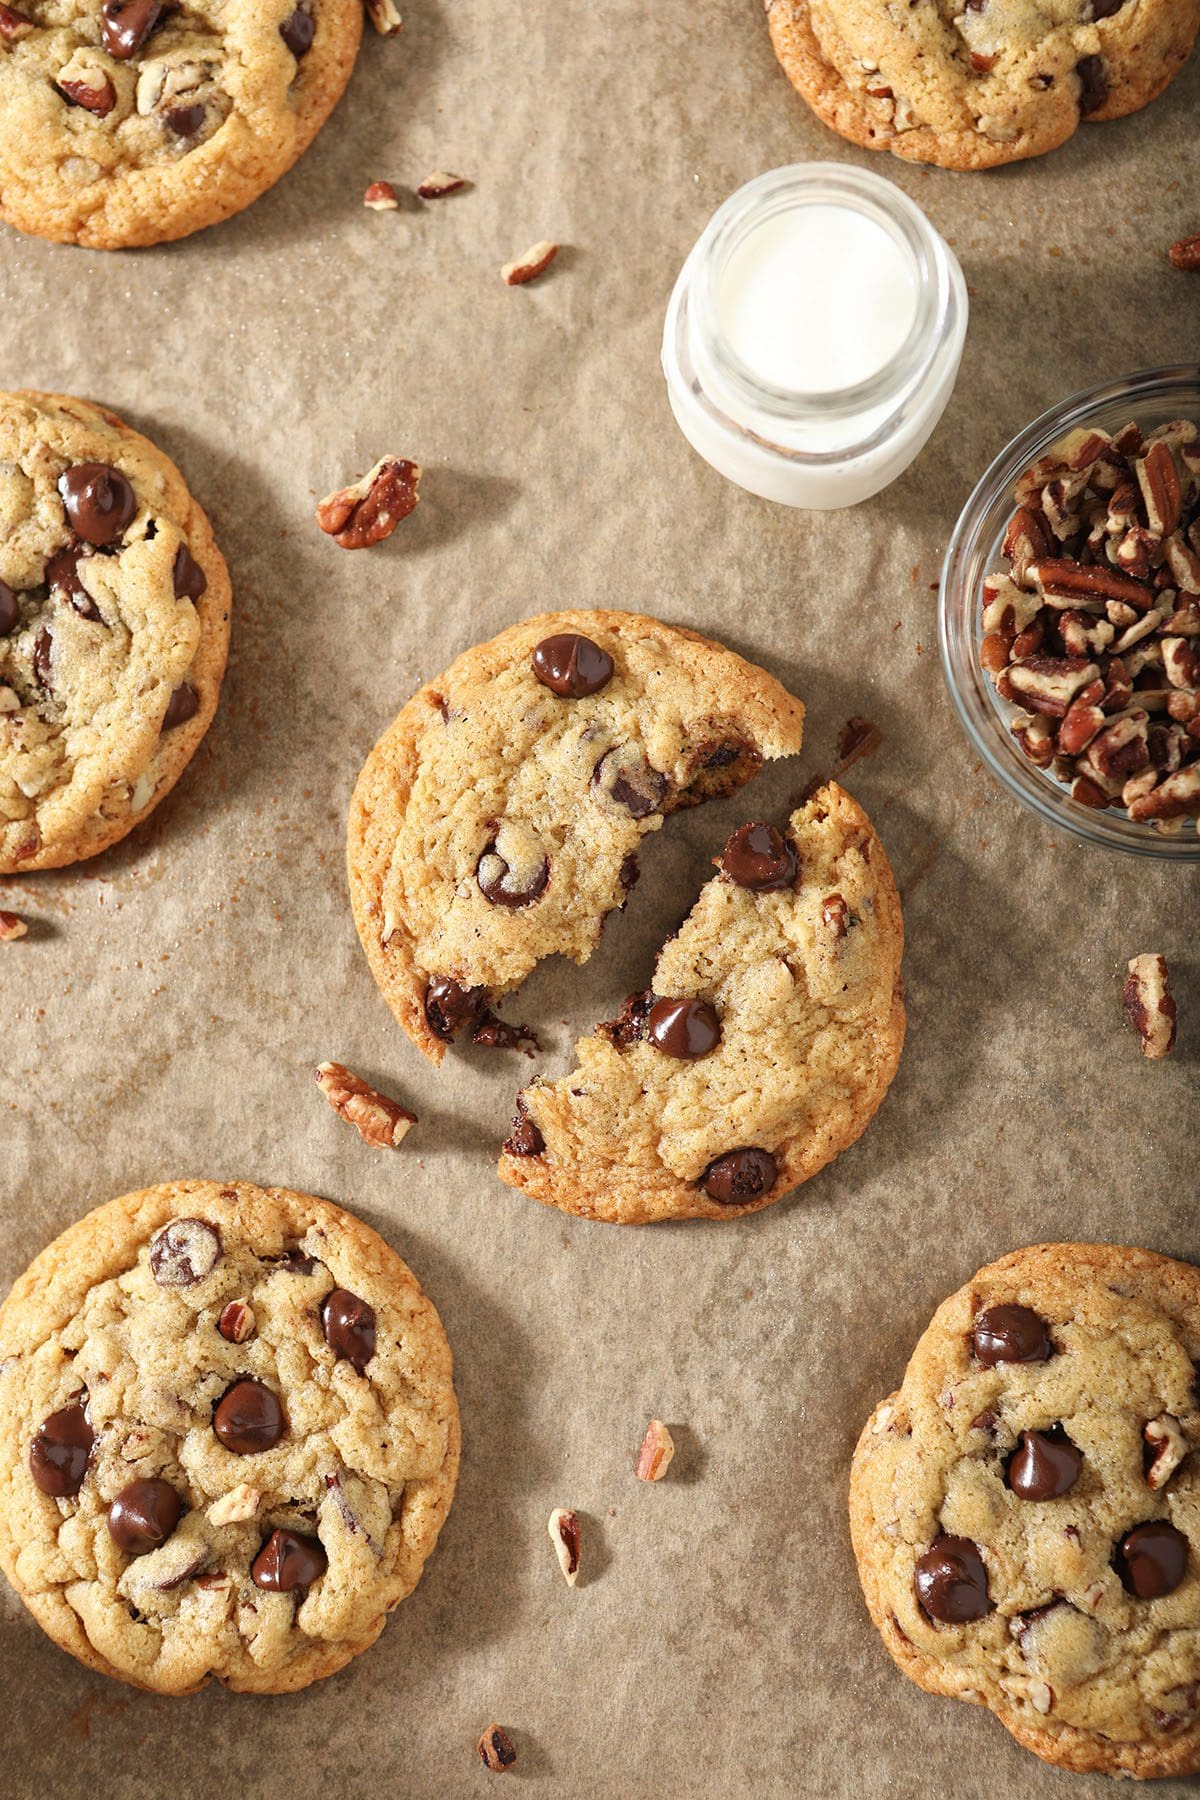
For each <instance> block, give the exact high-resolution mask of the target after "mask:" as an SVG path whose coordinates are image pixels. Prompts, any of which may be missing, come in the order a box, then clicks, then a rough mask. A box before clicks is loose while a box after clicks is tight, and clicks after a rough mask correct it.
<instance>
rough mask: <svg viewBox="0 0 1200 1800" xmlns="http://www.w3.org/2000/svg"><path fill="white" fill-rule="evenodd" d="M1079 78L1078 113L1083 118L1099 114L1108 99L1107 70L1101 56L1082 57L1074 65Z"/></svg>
mask: <svg viewBox="0 0 1200 1800" xmlns="http://www.w3.org/2000/svg"><path fill="white" fill-rule="evenodd" d="M1075 73H1076V74H1077V75H1078V77H1079V111H1080V115H1081V116H1082V117H1083V118H1085V119H1086V118H1087V116H1088V114H1089V113H1094V112H1099V111H1100V108H1101V107H1102V106H1103V105H1104V102H1105V101H1106V100H1107V99H1108V70H1107V69H1106V68H1105V66H1104V58H1103V57H1102V56H1084V57H1081V58H1080V60H1079V61H1078V62H1077V63H1076V64H1075Z"/></svg>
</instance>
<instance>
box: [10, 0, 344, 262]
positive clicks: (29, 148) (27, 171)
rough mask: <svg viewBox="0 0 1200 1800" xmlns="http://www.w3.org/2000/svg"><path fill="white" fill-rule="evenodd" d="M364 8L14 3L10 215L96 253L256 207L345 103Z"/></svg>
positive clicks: (301, 2) (131, 0)
mask: <svg viewBox="0 0 1200 1800" xmlns="http://www.w3.org/2000/svg"><path fill="white" fill-rule="evenodd" d="M362 13H363V9H362V6H361V4H360V3H359V0H189V3H188V5H187V6H181V5H178V4H174V3H172V0H21V4H20V6H19V7H13V6H0V218H3V219H5V220H7V222H8V223H9V224H10V225H15V226H17V227H18V229H19V230H21V231H28V232H32V233H34V234H35V235H36V236H38V237H46V238H52V239H54V240H56V241H57V242H60V243H77V244H86V245H88V246H90V247H91V248H92V249H96V250H112V249H117V248H121V247H125V246H129V245H137V244H158V243H163V242H164V241H166V240H168V239H171V238H181V237H186V236H187V235H188V233H189V232H193V231H199V230H200V228H201V227H202V226H205V225H212V224H215V223H216V222H217V221H218V220H220V219H227V218H228V217H229V216H230V214H232V213H236V212H240V211H241V210H242V208H243V207H245V206H249V204H250V202H251V201H252V200H256V199H257V198H258V196H259V195H260V194H261V193H264V192H265V191H266V189H267V188H269V187H271V186H272V185H273V183H274V182H276V181H278V179H279V177H280V176H281V175H283V174H284V173H285V172H286V171H287V170H288V169H290V168H291V166H292V164H293V163H294V162H295V161H296V160H297V158H298V157H299V156H301V155H302V154H303V152H304V151H305V150H306V149H307V148H308V146H309V144H310V143H311V142H312V140H313V138H314V137H315V136H316V134H317V132H318V131H319V129H320V127H321V126H322V125H323V124H324V122H325V120H326V118H328V116H329V114H330V112H332V110H333V108H334V106H335V105H336V104H337V101H338V100H339V98H340V97H341V93H342V90H343V88H344V87H345V85H346V82H347V81H348V79H349V76H350V71H351V69H352V68H353V66H354V58H355V54H356V52H357V50H358V44H359V39H360V37H361V34H362Z"/></svg>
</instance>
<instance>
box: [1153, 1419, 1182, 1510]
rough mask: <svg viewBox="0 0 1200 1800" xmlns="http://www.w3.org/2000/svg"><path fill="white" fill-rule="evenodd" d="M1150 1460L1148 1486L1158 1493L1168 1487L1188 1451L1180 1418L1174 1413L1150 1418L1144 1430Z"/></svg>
mask: <svg viewBox="0 0 1200 1800" xmlns="http://www.w3.org/2000/svg"><path fill="white" fill-rule="evenodd" d="M1142 1436H1143V1437H1144V1438H1145V1440H1146V1450H1147V1452H1148V1454H1149V1457H1150V1461H1149V1464H1148V1465H1147V1468H1146V1486H1147V1487H1148V1488H1153V1489H1154V1491H1155V1492H1156V1493H1157V1492H1158V1490H1159V1488H1164V1487H1166V1485H1167V1483H1168V1481H1170V1479H1171V1477H1172V1475H1173V1474H1174V1473H1175V1471H1176V1469H1177V1468H1178V1467H1179V1465H1180V1463H1181V1462H1182V1461H1183V1459H1184V1457H1185V1456H1186V1455H1187V1453H1188V1447H1187V1440H1186V1438H1185V1437H1184V1435H1183V1431H1182V1428H1181V1427H1180V1424H1179V1420H1178V1419H1177V1418H1176V1417H1175V1416H1174V1414H1173V1413H1159V1415H1158V1417H1157V1419H1149V1420H1148V1421H1147V1423H1146V1425H1145V1426H1144V1428H1143V1430H1142Z"/></svg>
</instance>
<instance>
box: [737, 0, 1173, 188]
mask: <svg viewBox="0 0 1200 1800" xmlns="http://www.w3.org/2000/svg"><path fill="white" fill-rule="evenodd" d="M767 19H768V24H769V26H770V31H771V41H772V43H773V44H774V46H775V53H776V55H777V56H778V57H779V60H780V62H781V63H782V64H783V67H784V69H785V71H786V73H787V75H788V78H789V80H790V81H791V82H792V84H793V86H794V87H796V88H797V89H798V90H799V92H800V93H801V94H802V95H803V96H804V98H805V99H806V100H807V101H808V103H809V105H810V106H811V107H812V109H813V111H814V112H815V113H816V114H817V116H818V117H819V118H820V119H822V120H823V121H824V122H825V124H826V125H831V126H832V127H833V129H834V130H835V131H837V132H840V133H841V135H842V136H843V137H844V138H849V140H850V142H851V143H853V144H859V145H861V146H862V147H863V148H864V149H867V150H891V151H892V152H893V153H894V154H895V155H896V156H902V157H904V158H906V159H907V160H908V161H910V162H923V163H939V164H940V165H941V166H942V167H943V168H946V169H987V168H992V167H995V166H996V165H997V164H999V163H1009V162H1016V161H1019V160H1020V159H1021V158H1023V157H1027V156H1040V155H1041V154H1042V153H1043V152H1044V151H1046V150H1053V149H1054V148H1055V147H1056V146H1057V145H1059V144H1062V143H1065V141H1066V140H1067V138H1069V137H1070V136H1071V135H1072V134H1073V133H1074V131H1075V130H1076V128H1077V127H1078V125H1079V123H1080V121H1081V120H1089V121H1092V120H1104V119H1118V118H1121V117H1123V116H1124V115H1125V114H1126V113H1131V112H1136V111H1137V110H1138V108H1139V107H1142V106H1145V105H1146V104H1147V103H1148V102H1149V101H1151V100H1153V99H1154V98H1155V96H1156V95H1158V94H1160V93H1161V92H1162V90H1163V89H1164V88H1165V87H1166V86H1167V85H1168V83H1169V82H1170V81H1171V79H1172V78H1173V76H1175V75H1176V74H1177V73H1178V71H1179V70H1180V69H1181V68H1182V67H1183V64H1184V63H1185V62H1186V61H1187V58H1188V55H1189V54H1190V52H1191V49H1192V45H1193V43H1194V42H1195V39H1196V34H1197V31H1200V0H1059V4H1057V5H1056V6H1055V7H1054V8H1052V9H1051V8H1047V7H1046V6H1039V5H1034V4H1031V0H965V4H964V3H962V0H922V3H921V4H920V5H916V6H911V5H910V6H909V7H907V8H900V7H891V6H884V5H880V4H879V0H768V5H767Z"/></svg>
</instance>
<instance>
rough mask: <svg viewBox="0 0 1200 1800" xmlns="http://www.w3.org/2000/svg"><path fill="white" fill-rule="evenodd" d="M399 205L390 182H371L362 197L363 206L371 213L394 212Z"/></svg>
mask: <svg viewBox="0 0 1200 1800" xmlns="http://www.w3.org/2000/svg"><path fill="white" fill-rule="evenodd" d="M399 204H400V202H399V200H397V198H396V190H395V188H394V187H393V186H392V184H391V182H390V181H373V182H372V183H371V185H370V186H369V187H368V189H367V191H366V193H365V194H364V195H363V205H364V206H365V207H367V208H368V209H369V210H370V211H371V212H395V210H396V208H397V207H398V206H399Z"/></svg>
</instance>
